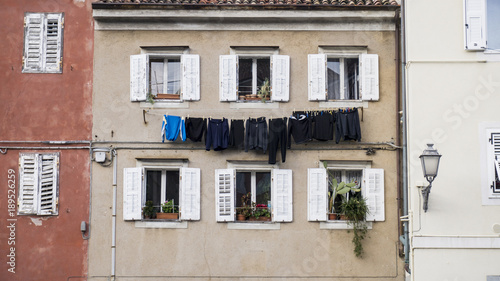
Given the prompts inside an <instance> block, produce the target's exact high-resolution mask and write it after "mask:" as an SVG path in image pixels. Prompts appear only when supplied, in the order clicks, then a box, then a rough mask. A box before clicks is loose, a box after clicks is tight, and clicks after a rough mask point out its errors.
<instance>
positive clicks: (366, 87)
mask: <svg viewBox="0 0 500 281" xmlns="http://www.w3.org/2000/svg"><path fill="white" fill-rule="evenodd" d="M346 58H358V79H357V80H358V93H357V94H358V99H336V100H334V99H329V98H328V66H327V64H328V59H339V60H340V61H343V60H345V59H346ZM341 65H342V64H341ZM340 72H341V73H344V68H343V67H340ZM379 79H380V78H379V57H378V55H377V54H368V52H367V47H366V46H351V47H349V46H320V47H319V49H318V53H317V54H309V55H308V99H309V101H322V102H328V103H346V102H361V101H378V100H379V95H380V93H379V91H380V90H379ZM344 81H345V75H344V76H342V77H340V95H341V96H342V97H344V98H345V87H343V86H344Z"/></svg>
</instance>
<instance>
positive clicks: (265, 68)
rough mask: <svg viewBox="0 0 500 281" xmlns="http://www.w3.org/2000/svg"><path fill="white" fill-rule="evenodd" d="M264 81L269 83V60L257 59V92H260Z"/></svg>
mask: <svg viewBox="0 0 500 281" xmlns="http://www.w3.org/2000/svg"><path fill="white" fill-rule="evenodd" d="M266 79H268V80H269V82H271V60H270V59H268V58H266V59H257V91H259V90H260V87H261V86H262V84H264V81H265V80H266Z"/></svg>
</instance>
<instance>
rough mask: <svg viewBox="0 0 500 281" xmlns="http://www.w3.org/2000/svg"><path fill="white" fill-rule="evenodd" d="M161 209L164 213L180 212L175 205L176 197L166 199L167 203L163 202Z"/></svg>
mask: <svg viewBox="0 0 500 281" xmlns="http://www.w3.org/2000/svg"><path fill="white" fill-rule="evenodd" d="M161 210H162V211H163V212H164V213H178V212H179V210H178V209H177V207H175V205H174V199H172V200H167V201H165V203H163V204H162V205H161Z"/></svg>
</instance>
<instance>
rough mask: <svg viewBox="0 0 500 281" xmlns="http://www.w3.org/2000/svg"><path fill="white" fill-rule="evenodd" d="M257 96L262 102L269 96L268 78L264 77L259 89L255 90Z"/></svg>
mask: <svg viewBox="0 0 500 281" xmlns="http://www.w3.org/2000/svg"><path fill="white" fill-rule="evenodd" d="M257 96H258V97H259V98H260V99H261V101H262V102H266V100H268V99H269V97H270V96H271V86H270V84H269V79H268V78H266V79H265V80H264V82H263V83H262V86H260V90H259V91H258V92H257Z"/></svg>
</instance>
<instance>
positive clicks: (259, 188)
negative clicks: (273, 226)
mask: <svg viewBox="0 0 500 281" xmlns="http://www.w3.org/2000/svg"><path fill="white" fill-rule="evenodd" d="M249 192H250V193H251V195H252V197H251V198H252V199H251V200H252V202H255V203H256V204H264V205H267V206H270V209H271V219H272V221H273V222H291V221H292V216H293V210H292V171H291V170H284V169H272V168H269V167H267V168H266V167H265V165H262V166H261V167H260V168H259V167H257V166H253V167H252V165H251V164H249V165H248V166H247V167H246V168H245V167H244V164H242V165H241V166H238V165H237V167H235V168H231V169H220V170H216V171H215V194H216V200H217V202H216V218H217V221H218V222H232V221H235V217H236V208H238V207H241V206H242V204H241V197H242V196H243V195H245V194H247V193H249Z"/></svg>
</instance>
